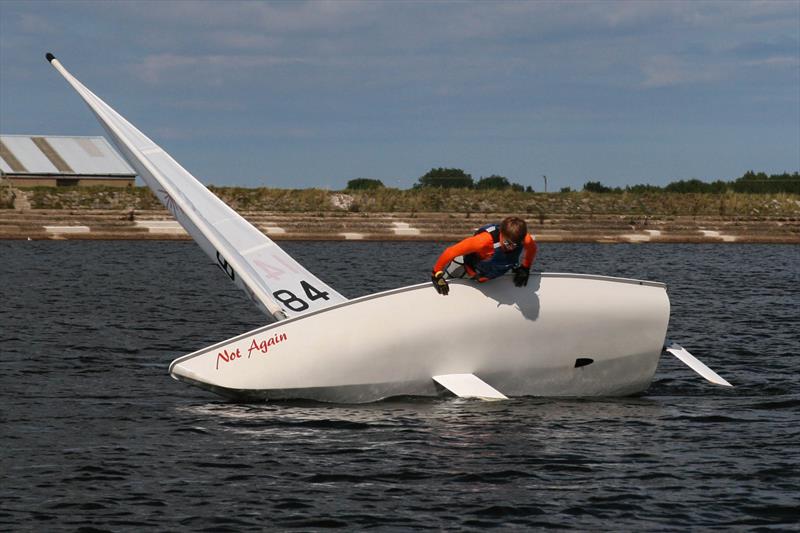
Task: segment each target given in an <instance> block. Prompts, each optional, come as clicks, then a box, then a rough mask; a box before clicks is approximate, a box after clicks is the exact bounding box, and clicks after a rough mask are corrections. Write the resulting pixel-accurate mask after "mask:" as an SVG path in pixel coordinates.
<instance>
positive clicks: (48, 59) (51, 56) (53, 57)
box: [44, 52, 56, 63]
mask: <svg viewBox="0 0 800 533" xmlns="http://www.w3.org/2000/svg"><path fill="white" fill-rule="evenodd" d="M44 57H46V58H47V61H49V62H50V63H52V62H53V60H54V59H55V58H56V56H54V55H53V54H51V53H50V52H47V54H45V56H44Z"/></svg>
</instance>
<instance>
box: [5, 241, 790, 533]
mask: <svg viewBox="0 0 800 533" xmlns="http://www.w3.org/2000/svg"><path fill="white" fill-rule="evenodd" d="M283 246H284V248H285V249H287V250H288V252H289V253H290V254H292V255H293V256H294V257H296V258H297V259H298V260H299V261H300V262H301V263H303V264H304V265H306V266H307V267H308V268H309V269H310V270H311V271H312V272H315V273H316V274H318V275H319V276H320V277H321V278H322V279H324V280H325V281H327V282H329V283H330V284H331V285H332V286H334V287H335V288H336V289H337V290H339V291H340V292H342V293H343V294H345V295H346V296H349V297H353V296H359V295H363V294H366V293H370V292H374V291H378V290H383V289H389V288H393V287H397V286H401V285H406V284H410V283H417V282H420V281H425V280H427V279H428V275H429V274H428V272H429V268H430V265H431V264H432V263H433V261H434V260H435V258H436V255H437V253H438V252H439V251H440V250H441V248H442V244H441V243H440V244H437V243H356V242H326V243H284V245H283ZM0 253H2V264H0V302H2V305H0V341H2V342H0V354H1V355H0V365H1V366H0V375H1V376H2V378H1V379H2V386H0V395H2V402H0V419H1V422H2V430H1V432H2V451H0V454H1V455H0V460H1V461H2V463H1V464H0V467H2V468H1V471H2V483H0V529H3V530H9V531H64V530H66V531H73V530H80V529H82V530H85V531H106V530H108V531H126V530H127V531H143V530H165V531H175V530H182V529H187V530H206V531H242V530H254V529H280V530H285V529H292V528H297V529H302V530H319V529H325V528H329V527H339V528H342V529H344V530H353V529H363V528H376V529H388V530H406V529H411V528H413V529H433V530H464V529H468V530H470V529H471V530H476V531H479V530H484V529H487V528H500V529H515V528H516V529H531V528H549V527H552V528H568V529H579V530H627V531H638V530H659V531H662V530H674V531H685V530H687V529H688V528H692V529H695V530H700V529H707V528H712V527H719V528H724V529H735V530H741V529H762V528H763V529H778V530H782V529H783V530H785V529H794V530H797V529H798V520H799V519H800V512H799V511H798V507H799V506H800V467H799V466H798V463H799V462H800V460H799V459H798V457H800V454H799V453H798V450H799V449H800V445H799V444H798V443H800V391H798V378H797V375H798V372H799V371H800V370H799V369H800V318H799V317H798V315H799V314H800V311H798V309H799V308H800V288H799V287H800V247H798V246H762V245H654V244H651V245H589V244H573V245H570V244H545V245H543V246H542V247H541V252H540V256H539V259H538V261H537V264H536V267H538V268H539V269H541V270H547V271H561V272H564V271H566V272H584V273H594V274H606V275H613V276H624V277H635V278H642V279H650V280H657V281H663V282H666V283H667V284H668V287H669V293H670V298H671V302H672V319H671V323H670V331H669V336H670V338H673V339H675V340H677V341H679V342H680V343H681V344H683V345H684V346H686V347H687V348H688V349H689V350H690V351H692V352H693V353H694V354H695V355H696V356H698V357H699V358H700V359H702V360H703V361H704V362H705V363H707V364H708V365H709V366H711V367H712V368H713V369H715V370H716V371H717V372H719V373H720V374H721V375H722V376H723V377H725V378H727V379H728V380H729V381H730V382H731V383H733V384H734V385H735V388H734V389H726V388H721V387H716V386H713V385H710V384H708V383H706V382H705V381H703V380H702V379H701V378H699V377H698V376H696V375H695V374H694V373H693V372H692V371H691V370H689V369H688V368H687V367H685V366H684V365H683V364H682V363H680V362H679V361H677V360H676V359H674V358H672V357H671V356H668V355H665V356H664V357H663V358H662V361H661V364H660V366H659V370H658V372H657V374H656V379H655V381H654V383H653V385H652V386H651V387H650V389H649V390H648V391H647V392H646V393H645V394H644V395H642V396H639V397H633V398H616V399H595V400H549V399H541V398H516V399H512V400H510V401H505V402H480V401H467V400H459V399H440V400H413V399H405V400H396V401H385V402H380V403H375V404H369V405H358V406H349V405H324V404H309V403H277V404H266V403H265V404H234V403H227V402H225V401H222V400H220V399H218V398H216V397H215V396H213V395H211V394H209V393H206V392H204V391H201V390H199V389H195V388H192V387H189V386H187V385H184V384H181V383H178V382H176V381H174V380H172V379H171V378H170V377H169V376H168V375H167V366H168V364H169V362H170V361H171V360H172V359H173V358H175V357H177V356H179V355H182V354H184V353H188V352H191V351H194V350H196V349H198V348H200V347H203V346H206V345H208V344H211V343H213V342H216V341H219V340H221V339H224V338H227V337H230V336H233V335H236V334H238V333H241V332H243V331H245V330H248V329H250V328H253V327H256V326H258V325H261V324H262V323H264V320H263V317H262V316H261V315H260V314H259V313H258V312H257V311H256V310H255V308H254V307H253V306H252V305H251V304H250V303H249V302H248V301H247V299H246V297H245V296H244V294H242V293H240V292H239V291H238V289H236V288H235V287H234V286H233V285H232V284H231V283H229V282H228V280H227V278H226V276H225V274H224V273H222V272H221V271H219V270H218V269H217V268H216V267H215V266H214V265H213V264H212V262H211V261H209V260H208V259H206V257H205V256H204V255H203V254H202V253H201V252H200V250H199V249H198V248H197V247H196V246H195V245H194V244H193V243H175V242H68V241H67V242H53V241H46V242H2V241H0Z"/></svg>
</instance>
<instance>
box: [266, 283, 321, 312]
mask: <svg viewBox="0 0 800 533" xmlns="http://www.w3.org/2000/svg"><path fill="white" fill-rule="evenodd" d="M300 286H301V287H303V291H304V292H305V293H306V294H305V295H306V297H307V298H308V299H309V300H310V301H312V302H313V301H314V300H329V299H330V297H329V296H328V293H327V292H325V291H321V290H319V289H317V288H316V287H314V286H312V285H311V284H310V283H308V282H307V281H305V280H300ZM272 295H273V296H274V297H275V299H276V300H278V301H279V302H281V303H282V304H283V305H285V306H286V307H288V308H289V309H291V310H292V311H294V312H300V311H305V310H306V309H308V307H309V305H308V302H307V301H305V300H303V299H302V298H298V297H297V295H295V293H293V292H292V291H290V290H287V289H281V290H279V291H275V292H273V293H272Z"/></svg>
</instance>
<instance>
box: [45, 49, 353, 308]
mask: <svg viewBox="0 0 800 533" xmlns="http://www.w3.org/2000/svg"><path fill="white" fill-rule="evenodd" d="M47 59H48V61H50V63H51V64H52V65H53V66H54V67H55V68H56V70H58V72H59V73H61V75H62V76H64V78H65V79H66V80H67V81H68V82H69V84H70V85H72V87H73V88H74V89H75V90H76V91H77V92H78V94H79V95H80V96H81V97H82V98H83V100H84V101H85V102H86V103H87V104H88V106H89V108H90V109H91V110H92V112H93V113H94V114H95V116H96V117H97V119H98V120H99V121H100V124H101V125H102V126H103V128H104V129H105V130H106V131H107V132H108V134H109V136H110V137H111V140H112V141H113V142H114V144H116V146H117V148H119V150H120V151H121V152H122V155H123V156H124V157H125V159H127V160H128V162H129V163H130V164H131V165H132V166H133V167H134V168H135V169H136V171H137V173H138V174H139V176H140V177H141V178H142V179H143V180H144V182H145V183H146V184H147V185H148V187H150V189H152V190H153V192H154V193H155V194H156V196H157V197H158V199H159V200H160V201H161V202H162V203H163V204H164V205H165V206H166V207H167V209H169V210H170V212H171V213H172V214H173V215H174V216H175V218H176V219H177V220H178V222H179V223H180V224H181V226H183V227H184V228H185V229H186V231H187V232H188V233H189V235H191V236H192V238H193V239H194V240H195V241H196V242H197V243H198V244H199V245H200V247H201V248H202V249H203V251H205V252H206V254H208V256H209V257H211V258H212V260H214V261H215V262H216V263H217V265H218V266H219V267H220V268H221V269H222V270H223V271H224V272H225V273H226V274H227V275H228V277H230V278H231V280H233V282H234V283H236V285H238V286H239V287H240V288H241V289H243V290H244V291H245V292H246V293H247V295H248V296H249V297H250V299H251V300H253V302H254V303H256V305H258V307H259V308H260V309H262V311H264V312H266V313H267V314H269V315H272V316H273V317H275V318H276V319H278V320H281V319H284V318H287V317H291V316H297V315H301V314H304V313H308V312H311V311H317V310H319V309H323V308H325V307H328V306H331V305H334V304H338V303H342V302H344V301H346V300H347V299H346V298H345V297H344V296H342V295H341V294H339V293H338V292H336V291H335V290H333V289H332V288H331V287H329V286H328V285H327V284H325V283H324V282H322V281H321V280H320V279H318V278H317V277H316V276H314V275H313V274H312V273H311V272H309V271H308V270H306V269H305V268H303V267H302V266H301V265H300V264H299V263H298V262H297V261H295V260H294V259H292V257H291V256H289V254H287V253H286V252H284V251H283V250H282V249H281V248H280V247H279V246H278V245H276V244H275V243H274V242H273V241H272V240H271V239H269V238H268V237H267V236H266V235H264V234H263V233H261V232H260V231H259V230H258V229H256V228H255V227H253V225H252V224H250V223H249V222H247V220H245V219H244V218H242V217H241V216H240V215H239V214H238V213H236V211H234V210H233V209H231V208H230V207H228V206H227V205H226V204H225V203H224V202H223V201H222V200H220V199H219V198H217V197H216V196H215V195H214V194H212V193H211V191H209V190H208V189H207V188H206V187H205V186H204V185H203V184H202V183H200V182H199V181H198V180H197V179H195V177H194V176H192V175H191V174H190V173H189V172H188V171H187V170H186V169H184V168H183V167H182V166H181V165H180V164H178V163H177V162H176V161H175V160H174V159H172V157H170V155H169V154H168V153H167V152H165V151H164V150H163V149H162V148H161V147H159V146H158V145H157V144H156V143H154V142H153V141H152V140H150V139H149V138H148V137H147V136H146V135H144V134H143V133H142V132H141V131H139V130H138V129H136V127H135V126H133V125H132V124H131V123H130V122H128V121H127V120H126V119H125V118H123V117H122V116H121V115H120V114H119V113H117V112H116V111H114V110H113V109H112V108H111V107H110V106H109V105H108V104H106V103H105V102H103V100H101V99H100V98H98V97H97V96H96V95H95V94H94V93H92V92H91V91H90V90H89V89H87V88H86V87H85V86H84V85H83V84H82V83H81V82H79V81H78V80H77V79H75V77H74V76H72V75H71V74H70V73H69V72H68V71H67V70H66V69H65V68H64V66H63V65H61V63H60V62H59V61H58V60H57V59H56V58H55V57H54V56H53V55H52V54H47Z"/></svg>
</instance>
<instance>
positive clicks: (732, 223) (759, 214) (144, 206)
mask: <svg viewBox="0 0 800 533" xmlns="http://www.w3.org/2000/svg"><path fill="white" fill-rule="evenodd" d="M209 189H210V190H211V191H212V192H213V193H214V194H216V195H217V196H218V197H219V198H220V199H222V200H223V201H224V202H225V203H226V204H228V205H229V206H230V207H232V208H233V209H234V210H236V211H237V212H239V213H240V214H241V215H242V216H244V217H245V218H247V219H248V220H250V222H251V223H253V224H254V225H255V226H256V227H258V228H259V229H260V230H261V231H263V232H264V233H266V234H267V235H269V236H270V238H273V239H274V240H305V239H310V240H327V239H330V240H337V239H341V240H434V241H452V240H457V239H460V238H462V237H463V236H465V235H468V234H469V233H471V231H472V229H473V228H475V227H477V226H479V225H481V224H483V223H485V222H492V221H497V220H498V219H499V218H501V217H502V216H504V215H507V214H516V215H519V216H522V217H523V218H525V219H526V220H527V221H528V224H529V228H530V230H531V231H532V232H533V233H534V234H535V235H536V236H537V239H539V240H541V241H549V242H635V243H640V242H770V243H800V194H795V193H786V192H778V193H747V192H733V191H730V190H726V191H724V192H716V193H714V192H699V193H698V192H667V191H664V190H652V189H650V190H636V191H633V190H607V191H604V192H592V191H589V190H583V191H579V192H577V191H562V192H556V193H537V192H532V191H525V190H518V189H512V188H505V189H502V190H497V189H488V190H487V189H476V188H443V187H438V188H437V187H416V188H412V189H407V190H401V189H392V188H387V187H375V188H365V189H361V190H359V189H345V190H342V191H328V190H323V189H273V188H242V187H216V186H210V187H209ZM186 238H188V236H187V235H186V234H185V233H184V232H183V231H182V230H181V228H180V227H179V226H178V225H177V223H176V222H174V218H173V217H172V215H171V214H170V213H169V212H168V211H167V210H166V209H164V208H163V206H161V204H160V203H159V202H158V200H157V199H156V197H155V196H154V195H153V193H152V192H151V191H150V190H149V189H147V188H146V187H132V188H113V187H60V188H59V187H33V188H26V189H20V188H11V187H3V188H2V190H0V239H186Z"/></svg>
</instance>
